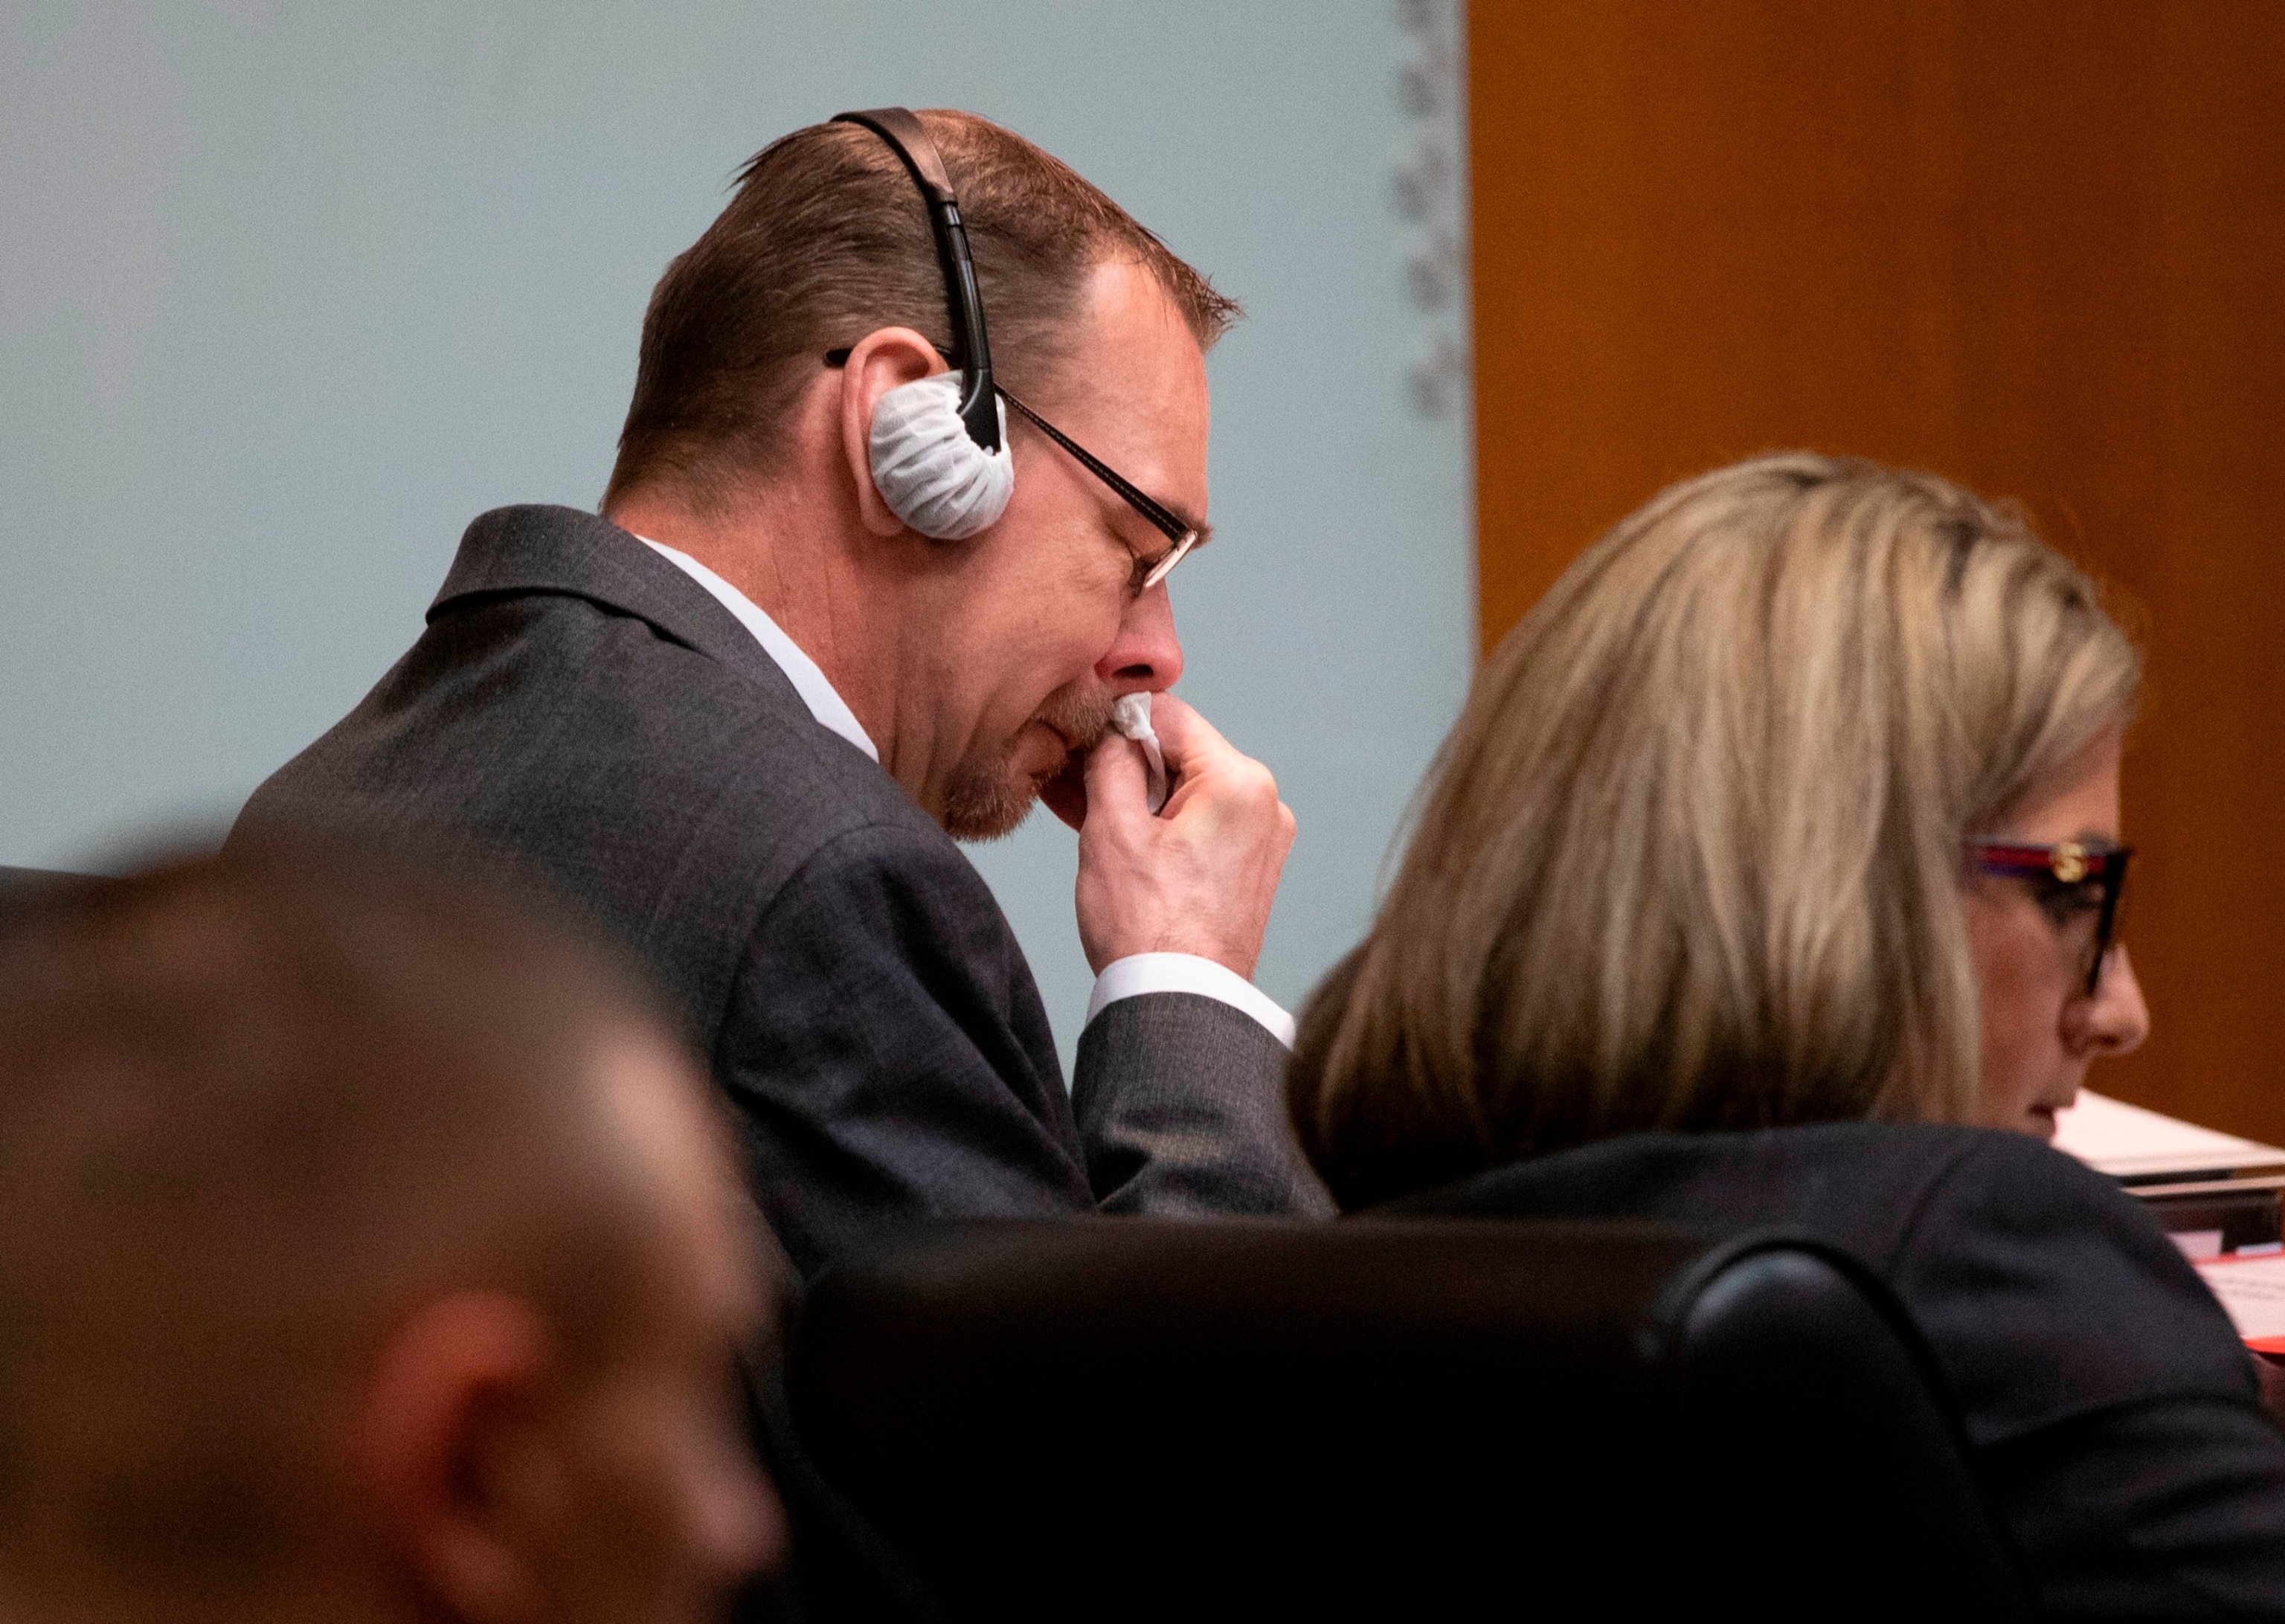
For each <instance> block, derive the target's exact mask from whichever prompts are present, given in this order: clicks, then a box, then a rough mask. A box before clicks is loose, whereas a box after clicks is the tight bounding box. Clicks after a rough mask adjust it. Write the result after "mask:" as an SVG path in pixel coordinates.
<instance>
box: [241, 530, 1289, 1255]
mask: <svg viewBox="0 0 2285 1624" xmlns="http://www.w3.org/2000/svg"><path fill="white" fill-rule="evenodd" d="M296 828H301V829H315V830H319V831H324V830H332V831H334V832H341V831H343V830H348V831H353V832H357V833H359V834H378V835H380V836H382V837H384V838H387V837H390V836H401V837H407V838H422V839H429V840H434V839H436V838H437V837H439V836H442V837H444V838H448V839H457V840H462V841H472V842H474V843H476V844H477V845H479V846H481V847H484V848H488V849H492V850H500V851H507V852H509V853H512V854H514V856H515V857H516V858H518V859H521V860H522V862H523V863H524V864H525V865H526V866H528V867H535V868H537V869H538V871H539V872H540V874H542V875H544V876H546V877H547V878H550V879H552V880H553V881H554V883H556V884H557V885H558V886H559V887H561V890H564V891H565V892H567V893H568V894H569V896H570V897H571V898H574V899H575V900H576V901H577V902H579V903H580V904H582V905H584V906H585V909H586V910H587V911H588V912H589V913H590V914H592V915H593V917H594V918H596V919H597V920H599V921H600V922H601V923H602V924H603V925H604V926H605V927H606V928H607V929H608V930H610V931H612V932H613V933H615V934H616V936H617V937H618V938H620V939H621V940H623V941H624V942H625V943H626V944H627V945H630V946H631V947H632V948H633V949H634V950H635V952H636V953H638V954H639V955H640V957H641V958H642V959H643V960H645V961H647V962H648V964H649V965H650V967H651V969H653V970H654V971H655V972H656V976H657V977H658V979H659V980H660V982H661V983H662V984H663V985H664V986H665V987H666V989H667V990H668V991H669V992H671V994H672V996H673V997H674V998H675V999H676V1000H677V1001H678V1002H679V1006H680V1008H681V1009H682V1011H683V1013H684V1015H685V1016H686V1017H687V1022H688V1030H689V1035H690V1037H691V1039H692V1040H693V1041H694V1043H695V1045H696V1046H697V1047H698V1049H699V1051H700V1052H701V1053H703V1054H704V1055H707V1056H708V1057H709V1058H710V1060H711V1064H712V1068H713V1071H714V1075H715V1077H716V1079H718V1081H719V1082H720V1084H721V1086H722V1087H723V1088H724V1090H725V1091H726V1093H727V1094H728V1095H729V1098H730V1100H731V1102H732V1103H733V1104H734V1106H735V1107H736V1109H737V1111H738V1114H739V1117H740V1118H741V1120H742V1123H743V1125H744V1128H745V1138H746V1144H747V1149H748V1152H749V1155H750V1171H751V1175H752V1181H753V1187H754V1189H755V1192H756V1195H757V1196H758V1199H759V1201H760V1203H761V1205H762V1208H763V1211H764V1212H766V1214H767V1216H768V1217H769V1219H770V1220H771V1223H772V1225H773V1228H775V1229H776V1231H777V1234H778V1236H779V1239H780V1240H781V1242H782V1243H784V1245H785V1248H786V1251H787V1252H788V1254H789V1256H790V1258H791V1259H793V1262H794V1264H795V1267H797V1269H798V1270H799V1271H800V1272H801V1274H802V1275H804V1276H805V1277H807V1276H809V1275H813V1274H814V1273H815V1272H816V1271H817V1270H818V1269H819V1268H821V1267H823V1266H824V1265H825V1264H826V1263H827V1262H828V1261H829V1260H830V1259H832V1258H833V1257H834V1256H835V1255H836V1254H837V1253H838V1252H840V1251H843V1250H844V1248H846V1247H848V1246H850V1245H851V1244H852V1243H855V1242H857V1241H859V1240H860V1239H861V1238H863V1237H864V1236H868V1235H869V1234H872V1233H874V1232H876V1231H878V1230H881V1229H883V1228H886V1227H890V1226H893V1225H898V1224H901V1223H906V1222H909V1221H911V1220H916V1219H921V1218H924V1217H929V1216H934V1215H942V1214H962V1215H977V1214H1011V1215H1026V1214H1030V1215H1045V1214H1052V1213H1059V1212H1075V1211H1083V1210H1087V1209H1090V1208H1101V1209H1103V1210H1106V1211H1111V1212H1158V1213H1230V1212H1252V1213H1306V1214H1321V1213H1324V1212H1330V1210H1331V1204H1330V1202H1329V1201H1328V1200H1327V1198H1326V1197H1325V1196H1324V1193H1323V1189H1322V1187H1321V1186H1319V1185H1318V1184H1317V1182H1316V1181H1315V1178H1314V1176H1313V1175H1311V1174H1310V1173H1309V1172H1308V1171H1307V1167H1306V1166H1305V1165H1303V1163H1302V1162H1301V1160H1300V1156H1299V1154H1298V1152H1297V1150H1296V1149H1295V1148H1294V1146H1293V1142H1292V1137H1291V1134H1290V1131H1289V1130H1288V1129H1287V1127H1286V1126H1285V1119H1284V1105H1283V1097H1282V1092H1281V1081H1282V1078H1283V1073H1284V1060H1285V1054H1284V1048H1283V1047H1281V1046H1280V1045H1279V1044H1278V1043H1277V1041H1276V1039H1274V1038H1273V1037H1271V1036H1270V1035H1269V1033H1268V1032H1265V1031H1264V1030H1263V1029H1262V1028H1261V1026H1260V1024H1258V1023H1257V1022H1255V1021H1253V1020H1252V1019H1251V1018H1250V1017H1248V1016H1245V1015H1244V1014H1241V1013H1240V1012H1238V1011H1237V1010H1236V1009H1233V1008H1229V1006H1227V1005H1224V1004H1221V1003H1220V1002H1217V1001H1215V1000H1212V999H1207V998H1200V997H1196V996H1192V995H1189V994H1182V993H1163V994H1156V995H1151V996H1146V997H1142V998H1136V999H1128V1000H1122V1001H1120V1002H1119V1003H1116V1004H1113V1005H1112V1006H1111V1007H1110V1008H1108V1009H1106V1010H1105V1011H1104V1012H1103V1014H1102V1015H1101V1016H1098V1017H1097V1018H1096V1019H1095V1021H1094V1023H1093V1024H1090V1025H1089V1026H1088V1029H1087V1031H1086V1032H1085V1033H1084V1035H1083V1036H1082V1037H1081V1039H1080V1050H1079V1075H1078V1079H1077V1083H1076V1087H1074V1088H1073V1090H1072V1092H1071V1094H1069V1095H1066V1094H1065V1091H1064V1080H1063V1072H1062V1068H1061V1065H1060V1063H1058V1061H1057V1059H1056V1051H1055V1045H1054V1041H1053V1040H1052V1038H1051V1036H1050V1034H1049V1031H1048V1020H1047V1015H1046V1011H1045V1009H1044V1008H1042V1006H1041V1004H1040V995H1039V992H1038V989H1037V988H1036V987H1035V986H1034V985H1033V980H1032V975H1031V970H1030V969H1029V967H1028V966H1026V965H1025V961H1024V956H1023V953H1022V952H1021V951H1020V950H1019V949H1018V948H1017V945H1016V939H1015V937H1014V935H1013V934H1012V933H1011V932H1010V930H1009V927H1008V922H1007V920H1006V919H1005V918H1004V917H1003V916H1002V915H1001V912H1000V909H999V906H998V905H997V904H996V903H995V902H994V901H993V897H992V894H991V892H990V890H987V889H986V888H985V884H984V881H983V879H982V877H981V876H980V875H978V873H977V872H976V869H975V867H973V866H972V865H971V864H970V862H969V861H968V859H966V858H965V857H963V856H962V854H961V852H960V850H959V848H957V847H956V846H954V844H953V843H952V841H951V840H950V839H949V838H947V837H946V835H945V833H944V831H943V830H942V829H941V828H938V826H937V825H936V824H935V823H934V822H933V821H932V820H930V819H929V818H928V817H927V816H926V815H925V814H923V812H921V811H920V809H919V808H918V807H917V806H915V804H913V802H912V800H911V799H910V798H909V797H908V796H906V794H905V793H904V792H903V790H901V789H900V788H899V787H898V786H897V784H896V783H895V782H894V781H892V780H891V779H890V778H889V776H888V775H887V774H886V773H883V771H882V770H881V769H880V768H879V767H878V766H877V765H875V764H874V763H873V762H872V761H871V760H869V759H868V758H867V757H866V756H865V755H864V753H863V752H862V751H860V750H859V749H856V748H855V747H853V746H852V745H851V744H850V743H849V742H848V741H845V740H844V739H842V738H840V737H838V736H837V735H836V734H833V733H831V732H828V730H827V729H825V728H824V727H821V726H819V725H818V723H817V722H816V720H815V719H814V718H813V717H812V716H811V714H810V712H809V710H808V708H807V707H806V706H805V704H804V703H803V702H802V700H801V697H800V696H799V695H798V694H797V693H796V692H795V691H794V688H793V686H792V684H791V683H790V682H789V681H788V680H787V679H786V677H785V675H784V673H783V672H781V671H780V670H779V669H778V667H777V665H776V664H775V663H774V662H773V661H772V660H771V659H770V657H769V655H767V654H766V653H765V652H764V651H763V650H762V648H761V647H760V646H759V645H758V644H757V643H756V642H755V641H754V639H753V638H752V636H751V635H750V633H749V632H747V631H746V629H745V628H744V627H743V626H742V625H740V624H738V622H737V620H736V619H735V618H734V616H732V615H731V614H730V613H729V612H728V611H727V610H726V609H725V608H722V606H721V605H720V604H718V603H717V602H716V601H715V600H713V599H712V598H711V597H710V596H709V595H708V594H707V593H706V592H704V591H703V589H702V588H700V587H699V586H698V585H697V584H696V583H695V582H693V581H692V580H690V579H689V577H687V576H685V575H684V574H683V573H682V572H681V571H680V570H679V569H675V568H674V566H673V565H671V563H669V562H668V561H665V560H664V559H662V558H660V557H659V556H658V555H657V554H656V553H653V552H652V551H651V550H650V549H649V548H648V547H646V546H644V545H642V544H641V543H640V542H639V541H637V540H636V539H635V538H634V537H631V536H629V535H627V534H626V533H625V532H624V531H623V530H619V529H617V528H616V526H614V525H612V524H610V523H609V522H606V521H604V520H602V519H600V518H598V517H596V516H595V515H594V514H588V513H582V512H578V511H576V510H573V509H570V508H561V507H509V508H502V509H499V510H498V511H496V512H493V513H489V514H484V515H483V517H482V518H480V519H478V520H477V521H476V522H475V523H474V524H472V525H471V526H469V527H468V531H467V535H466V536H465V537H463V538H462V540H461V543H460V552H459V557H458V558H457V559H456V560H455V561H454V562H453V565H452V572H451V574H450V575H448V576H447V577H445V581H444V589H443V590H442V591H441V592H438V593H437V595H436V602H435V603H434V604H433V605H432V606H431V607H430V608H429V610H428V629H427V630H426V631H425V632H423V633H422V634H421V637H420V640H419V641H418V642H416V643H414V644H413V646H412V649H411V650H410V651H409V652H408V653H406V655H404V658H403V659H401V660H399V661H398V662H397V664H396V665H395V666H394V667H393V668H391V670H390V671H389V674H388V675H387V676H385V677H383V678H382V679H381V682H380V684H379V686H376V687H375V688H374V689H373V692H372V693H371V694H367V695H366V696H365V700H364V701H363V702H361V703H360V704H358V706H357V709H356V710H352V711H351V712H349V715H348V716H347V717H346V718H343V719H342V722H341V723H340V724H339V725H338V726H335V727H334V729H333V730H332V731H331V732H330V733H328V734H326V735H325V736H324V737H323V738H321V739H319V740H318V741H317V742H316V743H315V744H313V745H311V746H310V748H309V749H307V750H304V751H303V752H302V754H301V755H300V756H298V757H295V758H294V760H293V761H291V762H289V763H288V764H287V765H286V766H285V767H283V768H281V769H280V770H279V772H278V773H276V774H275V775H274V776H273V777H272V778H271V780H270V781H268V782H267V783H265V784H263V786H262V788H260V789H259V790H257V791H256V792H255V796H254V797H253V799H252V800H251V801H249V802H248V803H247V807H246V810H245V812H243V813H242V814H241V815H240V817H239V823H238V831H239V832H240V833H244V832H261V831H291V830H294V829H296Z"/></svg>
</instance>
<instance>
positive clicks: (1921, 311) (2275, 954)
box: [1468, 0, 2285, 1142]
mask: <svg viewBox="0 0 2285 1624" xmlns="http://www.w3.org/2000/svg"><path fill="white" fill-rule="evenodd" d="M1468 26H1469V57H1470V62H1469V88H1470V97H1471V105H1470V123H1471V141H1472V157H1471V169H1472V185H1473V189H1474V197H1473V224H1474V249H1473V252H1474V273H1475V304H1476V380H1477V398H1476V435H1477V511H1478V514H1479V523H1480V538H1479V551H1480V572H1479V576H1480V584H1481V586H1480V590H1481V616H1482V633H1483V638H1484V641H1485V645H1486V646H1487V647H1488V646H1489V645H1490V644H1491V643H1493V642H1495V641H1496V640H1497V639H1498V638H1499V637H1500V636H1501V635H1502V634H1503V633H1504V632H1505V631H1506V630H1507V629H1508V627H1510V626H1511V625H1512V624H1514V623H1515V620H1516V619H1517V617H1518V616H1520V615H1521V613H1522V612H1523V610H1524V609H1525V608H1527V607H1528V606H1529V605H1530V603H1531V602H1532V601H1533V600H1535V599H1536V598H1537V597H1538V595H1539V594H1540V593H1541V592H1543V591H1544V590H1545V588H1546V586H1547V585H1548V584H1549V583H1550V582H1551V581H1552V580H1553V579H1554V578H1555V577H1556V575H1557V574H1558V573H1559V571H1560V570H1561V569H1562V568H1563V566H1564V565H1565V564H1566V563H1567V562H1568V561H1570V559H1571V558H1572V557H1574V555H1575V554H1576V553H1578V552H1579V551H1580V550H1581V549H1582V547H1584V546H1585V545H1587V544H1588V543H1589V542H1590V541H1591V540H1592V539H1593V538H1594V537H1596V536H1597V535H1598V534H1599V533H1600V532H1601V531H1602V530H1604V529H1606V527H1607V526H1608V525H1609V524H1610V523H1611V522H1613V521H1614V520H1616V519H1617V518H1619V517H1620V516H1621V515H1622V514H1625V513H1627V512H1628V511H1629V509H1631V508H1633V507H1634V506H1637V505H1638V504H1639V503H1640V502H1641V501H1643V500H1644V499H1645V498H1647V497H1648V496H1649V495H1650V494H1651V493H1652V492H1653V490H1657V489H1658V488H1659V487H1660V486H1661V485H1663V484H1665V483H1667V482H1669V481H1672V480H1674V479H1677V478H1680V477H1683V476H1684V475H1689V474H1692V473H1695V472H1698V471H1700V470H1701V469H1704V468H1707V467H1713V466H1715V465H1716V464H1718V463H1722V462H1726V461H1730V460H1732V459H1736V458H1739V457H1741V456H1746V455H1749V454H1751V453H1753V452H1755V451H1763V450H1768V449H1771V448H1775V447H1779V446H1794V445H1805V446H1810V447H1814V448H1816V449H1818V450H1822V451H1840V452H1851V453H1857V454H1860V455H1865V456H1870V457H1875V458H1879V459H1883V460H1887V461H1893V462H1904V463H1910V464H1914V465H1918V466H1921V467H1930V468H1933V469H1935V470H1936V471H1937V472H1939V473H1943V474H1945V475H1951V476H1952V477H1954V478H1957V479H1959V480H1961V481H1963V482H1966V483H1967V484H1969V485H1972V486H1974V487H1975V489H1977V490H1981V491H1983V492H1984V493H1986V494H1988V495H1993V496H2006V497H2012V498H2016V499H2018V500H2020V501H2022V503H2023V504H2024V505H2025V506H2027V507H2029V508H2030V511H2031V512H2032V513H2033V514H2035V515H2036V517H2037V518H2038V522H2039V523H2040V526H2041V528H2042V530H2044V531H2045V533H2046V535H2047V537H2048V538H2049V539H2050V540H2052V541H2053V542H2054V543H2055V544H2056V545H2059V546H2061V547H2062V548H2063V549H2064V550H2065V551H2066V552H2069V553H2072V554H2073V555H2074V556H2076V557H2077V558H2078V559H2080V560H2081V561H2082V562H2084V563H2085V564H2086V565H2087V566H2088V567H2090V568H2091V569H2093V570H2094V572H2095V573H2096V574H2097V575H2098V576H2100V577H2102V578H2103V579H2104V580H2105V581H2106V582H2107V583H2108V584H2109V586H2110V588H2111V589H2112V591H2113V593H2114V596H2115V598H2116V601H2117V603H2118V605H2119V607H2120V608H2122V610H2123V611H2124V617H2125V618H2126V620H2127V622H2128V624H2129V625H2130V627H2131V628H2132V629H2133V630H2134V631H2135V632H2136V633H2137V635H2138V636H2139V637H2140V638H2141V639H2142V640H2143V641H2144V643H2145V646H2146V647H2147V650H2148V655H2149V663H2150V690H2149V697H2148V705H2147V709H2146V711H2145V716H2144V719H2143V721H2142V723H2141V725H2140V726H2139V727H2138V729H2137V731H2136V734H2135V737H2134V740H2133V742H2132V749H2131V753H2130V756H2129V758H2128V765H2127V820H2128V832H2129V836H2130V838H2132V840H2133V841H2134V842H2135V843H2136V844H2137V845H2138V846H2139V847H2140V848H2141V850H2142V852H2143V855H2142V856H2141V857H2140V858H2139V859H2137V865H2136V873H2135V876H2134V879H2135V883H2134V886H2133V888H2132V890H2133V896H2132V900H2131V902H2130V905H2129V907H2130V911H2129V914H2128V919H2127V937H2128V939H2129V940H2130V941H2131V942H2132V947H2133V952H2134V957H2135V964H2136V968H2137V969H2138V970H2139V971H2140V975H2141V977H2142V980H2143V983H2144V985H2145V987H2146V989H2147V991H2148V994H2149V997H2150V1001H2151V1005H2152V1009H2153V1015H2154V1021H2155V1026H2154V1033H2153V1037H2152V1040H2151V1041H2150V1042H2149V1043H2148V1045H2147V1046H2146V1047H2144V1049H2143V1050H2142V1052H2141V1053H2140V1054H2139V1055H2134V1056H2132V1057H2131V1058H2129V1059H2127V1060H2124V1061H2120V1062H2116V1063H2110V1064H2108V1065H2106V1066H2104V1067H2101V1068H2099V1069H2098V1071H2097V1073H2096V1084H2097V1087H2102V1088H2105V1089H2107V1090H2109V1091H2112V1092H2116V1093H2117V1094H2122V1095H2124V1096H2125V1097H2127V1098H2130V1099H2133V1100H2137V1101H2140V1102H2144V1103H2147V1104H2149V1105H2153V1106H2155V1107H2157V1108H2158V1109H2160V1110H2170V1111H2174V1112H2176V1113H2178V1114H2181V1115H2186V1116H2190V1117H2194V1118H2198V1119H2200V1120H2202V1121H2207V1122H2210V1123H2212V1124H2214V1125H2215V1126H2221V1127H2226V1128H2229V1129H2233V1130H2235V1131H2238V1132H2241V1133H2247V1134H2257V1135H2259V1136H2261V1137H2263V1138H2265V1139H2269V1140H2272V1141H2276V1142H2285V1023H2281V1020H2280V1013H2279V1012H2280V1007H2281V1005H2285V991H2281V985H2280V984H2281V981H2285V841H2281V839H2280V837H2279V826H2280V820H2279V813H2280V810H2281V808H2285V734H2281V733H2280V731H2279V726H2280V723H2279V713H2280V710H2281V709H2285V707H2281V701H2285V675H2281V667H2285V632H2281V631H2280V629H2279V626H2280V608H2281V606H2285V4H2275V3H2273V0H1474V3H1473V4H1471V6H1470V12H1469V24H1468Z"/></svg>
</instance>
